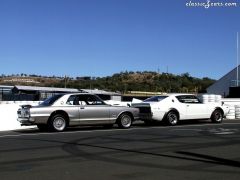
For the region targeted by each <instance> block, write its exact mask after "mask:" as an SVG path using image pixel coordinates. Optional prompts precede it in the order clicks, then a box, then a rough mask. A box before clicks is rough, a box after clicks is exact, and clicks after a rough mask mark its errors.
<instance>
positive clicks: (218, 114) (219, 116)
mask: <svg viewBox="0 0 240 180" xmlns="http://www.w3.org/2000/svg"><path fill="white" fill-rule="evenodd" d="M211 120H212V122H214V123H221V122H222V121H223V113H222V111H221V110H220V109H216V110H214V111H213V113H212V115H211Z"/></svg>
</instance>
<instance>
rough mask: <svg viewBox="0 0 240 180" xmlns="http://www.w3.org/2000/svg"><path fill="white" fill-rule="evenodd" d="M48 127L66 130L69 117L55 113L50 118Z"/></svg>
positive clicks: (54, 129)
mask: <svg viewBox="0 0 240 180" xmlns="http://www.w3.org/2000/svg"><path fill="white" fill-rule="evenodd" d="M48 127H49V129H51V130H53V131H57V132H61V131H64V130H65V129H66V127H67V118H66V117H65V116H63V115H61V114H57V115H54V116H53V117H52V118H51V119H50V121H49V124H48Z"/></svg>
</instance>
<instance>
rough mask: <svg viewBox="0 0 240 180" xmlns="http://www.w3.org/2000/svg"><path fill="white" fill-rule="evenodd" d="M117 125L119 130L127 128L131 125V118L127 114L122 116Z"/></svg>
mask: <svg viewBox="0 0 240 180" xmlns="http://www.w3.org/2000/svg"><path fill="white" fill-rule="evenodd" d="M118 125H119V126H120V127H121V128H129V127H130V126H131V125H132V118H131V116H130V115H128V114H122V115H121V116H120V118H119V121H118Z"/></svg>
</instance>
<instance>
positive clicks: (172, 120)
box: [166, 111, 179, 126]
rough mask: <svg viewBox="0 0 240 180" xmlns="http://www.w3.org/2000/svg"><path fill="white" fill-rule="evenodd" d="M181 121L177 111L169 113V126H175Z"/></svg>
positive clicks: (167, 118) (167, 117) (167, 119)
mask: <svg viewBox="0 0 240 180" xmlns="http://www.w3.org/2000/svg"><path fill="white" fill-rule="evenodd" d="M178 121H179V117H178V114H177V113H176V112H175V111H170V112H168V114H167V116H166V122H167V124H168V125H171V126H175V125H176V124H177V123H178Z"/></svg>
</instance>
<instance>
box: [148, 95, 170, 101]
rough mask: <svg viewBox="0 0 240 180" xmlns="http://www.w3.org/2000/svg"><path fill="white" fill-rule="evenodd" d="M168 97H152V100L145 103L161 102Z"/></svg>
mask: <svg viewBox="0 0 240 180" xmlns="http://www.w3.org/2000/svg"><path fill="white" fill-rule="evenodd" d="M167 97H168V96H153V97H150V98H148V99H146V100H144V101H143V102H160V101H162V100H163V99H165V98H167Z"/></svg>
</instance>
